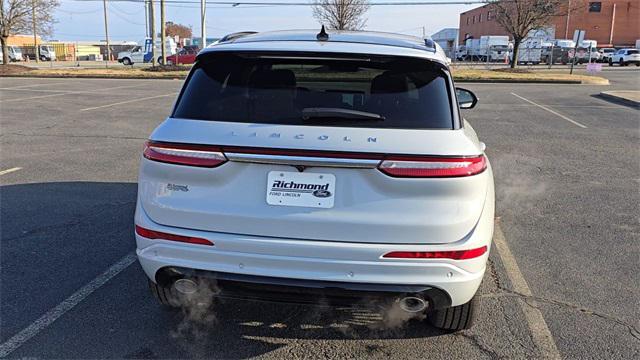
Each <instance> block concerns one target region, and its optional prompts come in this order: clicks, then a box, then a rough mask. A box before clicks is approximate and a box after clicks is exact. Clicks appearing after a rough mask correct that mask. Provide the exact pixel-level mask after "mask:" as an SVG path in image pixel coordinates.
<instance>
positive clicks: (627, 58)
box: [609, 49, 640, 66]
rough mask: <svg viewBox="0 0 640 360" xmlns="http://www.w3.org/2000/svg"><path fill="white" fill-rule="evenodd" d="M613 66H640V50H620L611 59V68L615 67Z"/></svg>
mask: <svg viewBox="0 0 640 360" xmlns="http://www.w3.org/2000/svg"><path fill="white" fill-rule="evenodd" d="M613 64H620V66H627V65H629V64H635V65H636V66H640V51H639V50H638V49H620V50H618V51H616V52H615V53H614V54H611V57H609V66H613Z"/></svg>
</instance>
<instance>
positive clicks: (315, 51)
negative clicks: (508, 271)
mask: <svg viewBox="0 0 640 360" xmlns="http://www.w3.org/2000/svg"><path fill="white" fill-rule="evenodd" d="M476 102H477V98H476V97H475V95H473V94H472V93H471V92H470V91H467V90H464V89H456V88H455V87H454V83H453V80H452V77H451V73H450V71H449V68H448V66H447V62H446V59H445V58H444V56H443V55H442V54H440V53H439V52H437V51H436V48H435V45H434V43H433V42H432V41H431V40H424V39H420V38H414V37H409V36H404V35H395V34H386V33H373V32H335V33H334V32H329V33H328V34H327V33H326V32H324V29H323V31H321V32H320V33H318V34H316V31H282V32H268V33H257V34H248V35H243V36H238V37H232V38H231V40H229V41H224V42H220V43H218V44H216V45H213V46H209V47H208V48H206V49H204V50H202V51H201V52H200V54H199V55H198V58H197V62H196V64H195V65H194V67H193V69H192V71H191V73H190V74H189V76H188V78H187V80H186V81H185V84H184V86H183V88H182V91H181V93H180V95H179V97H178V100H177V101H176V105H175V107H174V109H173V111H172V113H171V115H170V116H169V117H168V118H167V119H166V120H165V121H164V122H163V123H162V124H160V125H159V126H158V127H157V128H156V129H155V131H154V132H153V133H152V134H151V136H150V138H149V141H148V142H147V143H146V146H145V149H144V154H143V157H142V159H141V164H140V180H139V188H138V202H137V206H136V214H135V234H136V235H135V236H136V242H137V254H138V258H139V260H140V264H141V265H142V268H143V269H144V271H145V272H146V274H147V276H148V277H149V279H150V286H151V290H152V292H153V293H154V294H155V295H156V297H157V298H158V300H159V301H160V302H161V303H162V304H164V305H168V306H180V304H181V301H183V300H184V299H188V298H189V297H190V296H194V294H197V293H200V294H205V296H208V295H207V294H214V295H215V296H219V297H226V298H241V299H256V300H270V301H285V302H293V303H318V302H320V303H324V304H330V305H332V304H335V305H347V304H351V305H354V304H355V305H357V304H364V303H367V304H370V303H372V302H381V303H387V304H391V306H399V307H400V308H401V309H403V310H405V311H407V312H411V313H426V314H427V318H428V319H429V320H430V321H431V323H432V324H434V325H435V326H437V327H440V328H444V329H450V330H459V329H465V328H468V327H470V326H471V323H472V321H473V314H474V312H475V307H476V303H477V300H476V298H477V297H476V296H475V294H476V291H477V290H478V287H479V286H480V282H481V281H482V278H483V275H484V272H485V268H486V262H487V258H488V256H489V249H490V246H491V239H492V234H493V219H494V187H493V175H492V172H491V167H490V165H489V161H488V160H487V158H486V156H485V154H484V144H482V143H481V142H480V141H479V140H478V138H477V136H476V133H475V132H474V130H473V128H472V127H471V126H470V125H469V124H468V123H467V122H465V121H464V119H463V118H462V116H461V114H460V111H459V109H460V108H471V107H473V106H474V105H475V104H476Z"/></svg>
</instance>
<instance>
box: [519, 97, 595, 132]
mask: <svg viewBox="0 0 640 360" xmlns="http://www.w3.org/2000/svg"><path fill="white" fill-rule="evenodd" d="M511 95H513V96H515V97H517V98H519V99H521V100H524V101H526V102H528V103H529V104H532V105H535V106H537V107H539V108H541V109H543V110H546V111H548V112H550V113H552V114H553V115H556V116H558V117H559V118H561V119H564V120H567V121H568V122H570V123H572V124H574V125H576V126H579V127H581V128H583V129H586V128H587V127H586V126H584V125H582V124H580V123H579V122H577V121H575V120H572V119H569V118H568V117H566V116H564V115H562V114H560V113H558V112H556V111H554V110H552V109H550V108H548V107H546V106H544V105H540V104H537V103H535V102H533V101H531V100H529V99H527V98H524V97H522V96H520V95H518V94H516V93H511Z"/></svg>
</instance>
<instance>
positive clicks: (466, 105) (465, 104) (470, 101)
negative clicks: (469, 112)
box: [456, 88, 478, 109]
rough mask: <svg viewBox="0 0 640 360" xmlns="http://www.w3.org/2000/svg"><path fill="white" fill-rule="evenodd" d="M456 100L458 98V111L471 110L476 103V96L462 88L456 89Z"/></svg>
mask: <svg viewBox="0 0 640 360" xmlns="http://www.w3.org/2000/svg"><path fill="white" fill-rule="evenodd" d="M456 98H458V106H460V109H473V108H474V107H475V106H476V104H477V103H478V97H477V96H476V94H474V93H473V92H472V91H470V90H467V89H463V88H456Z"/></svg>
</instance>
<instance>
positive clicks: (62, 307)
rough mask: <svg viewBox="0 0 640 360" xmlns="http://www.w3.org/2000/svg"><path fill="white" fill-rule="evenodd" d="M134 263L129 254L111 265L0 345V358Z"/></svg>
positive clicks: (134, 255)
mask: <svg viewBox="0 0 640 360" xmlns="http://www.w3.org/2000/svg"><path fill="white" fill-rule="evenodd" d="M135 261H136V254H135V253H133V252H132V253H129V254H127V255H126V256H125V257H123V258H122V259H120V260H119V261H118V262H116V263H115V264H113V265H111V267H109V268H108V269H107V270H106V271H105V272H103V273H102V274H100V275H99V276H98V277H96V278H95V279H93V280H91V282H89V283H88V284H87V285H85V286H83V287H81V288H80V289H79V290H78V291H76V292H75V293H73V294H72V295H71V296H69V297H68V298H66V299H65V300H64V301H62V302H61V303H60V304H58V305H56V307H54V308H53V309H51V310H49V311H47V312H46V313H45V314H44V315H42V316H41V317H40V318H38V319H37V320H36V321H34V322H33V323H31V325H29V326H27V327H26V328H24V329H22V331H20V332H19V333H17V334H16V335H14V336H12V337H11V338H10V339H9V340H7V341H5V342H4V343H3V344H1V345H0V358H4V357H7V356H8V355H9V354H11V353H12V352H14V351H15V350H17V349H18V348H19V347H20V346H22V345H23V344H24V343H26V342H27V341H29V339H31V338H32V337H34V336H36V335H38V334H39V333H40V332H41V331H42V330H44V329H46V328H47V327H49V326H50V325H51V324H53V323H54V322H55V321H56V320H58V319H59V318H60V317H61V316H63V315H64V314H65V313H66V312H68V311H69V310H71V309H73V308H74V307H75V306H76V305H78V304H79V303H81V302H82V300H84V299H85V298H86V297H87V296H89V295H91V293H93V292H94V291H96V290H98V289H99V288H100V287H102V286H103V285H104V284H106V283H107V282H108V281H109V280H111V279H113V278H114V277H115V276H116V275H118V274H119V273H121V272H122V271H123V270H124V269H126V268H128V267H129V266H130V265H131V264H133V263H134V262H135Z"/></svg>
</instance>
